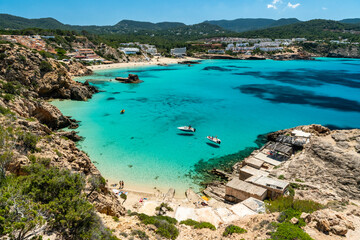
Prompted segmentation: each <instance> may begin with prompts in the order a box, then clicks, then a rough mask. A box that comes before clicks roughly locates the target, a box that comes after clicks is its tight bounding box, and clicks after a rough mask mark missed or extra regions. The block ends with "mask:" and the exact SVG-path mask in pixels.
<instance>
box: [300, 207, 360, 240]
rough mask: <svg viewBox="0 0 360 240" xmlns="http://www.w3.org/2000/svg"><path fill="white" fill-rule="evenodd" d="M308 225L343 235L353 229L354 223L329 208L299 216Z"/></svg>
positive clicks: (324, 231) (325, 231) (322, 230)
mask: <svg viewBox="0 0 360 240" xmlns="http://www.w3.org/2000/svg"><path fill="white" fill-rule="evenodd" d="M300 217H301V218H302V219H304V221H305V222H306V223H308V224H309V225H313V226H315V227H316V228H317V229H318V230H319V231H321V232H323V233H330V232H331V233H333V234H335V235H340V236H345V235H346V233H347V232H348V230H349V229H351V230H354V229H355V227H354V224H353V223H352V222H351V221H349V220H347V218H346V216H344V215H343V214H341V213H339V212H335V211H333V210H330V209H324V210H319V211H316V212H313V213H312V214H306V215H305V214H302V215H301V216H300Z"/></svg>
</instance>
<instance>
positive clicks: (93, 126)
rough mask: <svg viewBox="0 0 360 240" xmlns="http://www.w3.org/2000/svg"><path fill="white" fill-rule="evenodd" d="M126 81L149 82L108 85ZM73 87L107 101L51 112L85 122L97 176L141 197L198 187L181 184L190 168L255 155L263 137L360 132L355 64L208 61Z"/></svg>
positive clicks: (359, 75)
mask: <svg viewBox="0 0 360 240" xmlns="http://www.w3.org/2000/svg"><path fill="white" fill-rule="evenodd" d="M129 73H134V74H138V75H139V77H140V79H142V80H143V81H144V82H143V83H141V84H135V85H127V84H122V83H119V82H116V81H114V80H113V81H110V80H111V79H114V78H115V77H117V76H127V75H128V74H129ZM76 80H78V81H85V80H89V81H90V82H91V83H92V84H94V85H95V86H97V87H98V88H99V89H100V90H102V91H103V92H100V93H98V94H95V95H94V96H93V98H92V99H91V100H89V101H87V102H77V101H53V104H54V105H55V106H57V107H58V108H59V109H60V110H61V111H62V112H63V113H64V114H65V115H69V116H72V117H73V118H75V119H77V120H79V121H81V123H80V127H79V128H78V129H77V130H76V131H79V134H80V135H81V136H83V137H85V140H84V141H82V142H80V143H79V146H80V148H81V149H83V150H84V151H86V152H87V153H88V154H89V155H90V157H91V159H92V160H93V161H95V162H96V166H97V167H98V168H99V170H100V171H101V173H102V174H103V175H104V176H105V177H106V178H107V179H109V181H110V182H118V181H119V180H124V182H125V187H127V188H133V189H138V190H149V189H150V188H151V189H152V188H154V187H157V188H159V189H162V190H167V189H168V188H169V187H173V188H175V189H176V191H177V193H183V192H184V191H185V190H186V189H187V188H188V187H189V186H192V187H194V188H197V186H195V185H194V184H193V181H192V179H191V178H189V177H187V176H185V175H186V174H187V173H188V172H189V171H190V170H192V169H193V167H194V164H196V163H197V162H198V161H199V160H201V159H203V160H205V161H206V160H208V159H209V158H214V157H220V156H224V155H226V154H231V153H236V152H238V151H240V150H242V149H244V148H245V147H252V146H253V147H255V146H256V144H255V143H254V140H255V139H256V137H257V136H258V135H259V134H264V133H268V132H271V131H276V130H279V129H285V128H290V127H294V126H297V125H305V124H312V123H318V124H323V125H328V126H331V127H332V128H360V60H356V59H327V58H319V59H317V60H315V61H272V60H266V61H244V60H206V61H202V62H201V64H197V65H193V66H191V67H189V66H187V65H171V66H168V67H162V66H147V67H138V68H135V69H111V70H101V71H97V72H95V73H94V74H93V75H92V76H87V77H82V78H77V79H76ZM121 109H125V110H126V112H125V114H123V115H121V114H120V110H121ZM188 124H191V125H192V126H193V127H195V128H196V129H197V131H196V133H195V134H194V135H193V136H188V135H184V134H182V133H181V132H179V131H178V130H177V127H179V126H184V125H188ZM208 135H217V136H218V137H219V138H220V139H221V140H222V143H221V146H220V147H218V148H217V147H215V146H213V145H211V144H208V141H207V140H206V136H208Z"/></svg>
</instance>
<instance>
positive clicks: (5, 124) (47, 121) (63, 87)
mask: <svg viewBox="0 0 360 240" xmlns="http://www.w3.org/2000/svg"><path fill="white" fill-rule="evenodd" d="M0 67H1V68H0V125H1V129H2V130H3V129H16V132H15V133H14V134H12V135H13V136H12V138H11V139H13V140H11V141H12V143H11V142H10V143H8V144H7V146H11V149H9V148H6V149H5V148H3V147H1V148H0V154H2V153H4V152H5V151H10V150H11V152H12V156H13V157H12V161H11V162H10V163H9V165H8V167H7V169H6V170H7V172H8V173H14V174H16V175H22V174H24V171H23V169H24V167H25V166H28V165H29V164H31V163H32V162H33V161H34V159H43V160H44V159H46V162H47V164H48V165H49V166H54V167H57V168H61V169H69V170H71V171H72V172H76V173H81V174H83V175H84V176H85V177H86V179H90V178H92V177H93V176H101V175H100V172H99V171H98V170H97V168H96V167H95V165H94V164H93V163H92V162H91V160H90V158H89V157H88V156H87V154H86V153H84V152H83V151H80V150H79V149H78V148H77V147H76V144H75V143H74V141H73V140H79V139H80V137H79V136H77V135H76V133H75V132H70V133H65V132H61V131H56V130H58V129H61V128H64V127H68V126H73V127H74V128H75V127H76V121H75V120H72V119H70V118H69V117H66V116H64V115H63V114H62V113H61V112H60V111H59V109H57V108H56V107H55V106H53V105H51V104H50V103H48V102H46V101H45V99H48V98H61V99H73V100H87V99H89V98H91V96H92V94H94V93H95V92H97V90H96V89H95V88H94V87H92V86H91V85H89V84H88V83H85V84H83V83H79V82H75V81H73V80H72V79H71V76H74V75H81V74H88V73H89V71H88V70H87V69H86V68H85V67H84V66H83V65H82V64H80V63H70V64H69V65H63V64H62V63H60V62H58V61H56V60H54V59H49V58H46V57H43V56H42V55H40V54H39V53H37V52H34V51H31V50H29V49H26V48H24V47H20V46H17V45H15V46H11V45H9V44H4V45H0ZM1 133H2V134H3V133H4V132H1ZM24 134H26V136H30V137H29V139H28V141H29V142H25V141H16V140H19V139H20V138H22V137H23V136H24ZM69 138H70V139H73V140H70V139H69ZM9 141H10V140H9ZM19 142H22V143H23V144H19ZM27 144H30V145H31V147H32V149H31V151H32V152H34V153H33V154H30V152H29V148H27V147H26V145H27ZM0 146H4V145H0ZM86 194H88V195H89V196H88V199H89V201H90V202H91V203H93V205H94V206H95V208H96V209H97V210H98V211H99V212H100V213H105V214H110V215H112V216H120V215H123V214H125V209H124V207H123V206H122V205H121V203H120V202H119V200H118V198H117V197H116V196H115V195H114V194H113V193H112V192H111V191H110V189H109V188H108V187H107V186H106V185H105V186H104V187H102V188H100V189H97V190H96V191H91V190H90V184H89V183H87V189H86Z"/></svg>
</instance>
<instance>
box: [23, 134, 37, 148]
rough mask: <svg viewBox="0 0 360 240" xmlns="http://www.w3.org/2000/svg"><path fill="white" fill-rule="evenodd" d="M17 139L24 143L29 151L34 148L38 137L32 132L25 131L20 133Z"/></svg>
mask: <svg viewBox="0 0 360 240" xmlns="http://www.w3.org/2000/svg"><path fill="white" fill-rule="evenodd" d="M19 140H20V141H22V142H23V143H24V146H25V147H26V148H27V149H30V150H31V151H35V150H36V144H37V142H38V137H37V136H36V135H34V134H32V133H29V132H25V133H22V134H20V136H19Z"/></svg>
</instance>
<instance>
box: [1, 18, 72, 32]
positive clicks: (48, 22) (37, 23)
mask: <svg viewBox="0 0 360 240" xmlns="http://www.w3.org/2000/svg"><path fill="white" fill-rule="evenodd" d="M0 28H9V29H25V28H44V29H67V27H66V25H64V24H62V23H61V22H59V21H57V20H56V19H53V18H39V19H27V18H22V17H17V16H13V15H9V14H0Z"/></svg>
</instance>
